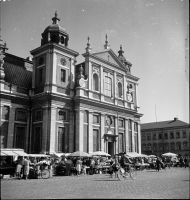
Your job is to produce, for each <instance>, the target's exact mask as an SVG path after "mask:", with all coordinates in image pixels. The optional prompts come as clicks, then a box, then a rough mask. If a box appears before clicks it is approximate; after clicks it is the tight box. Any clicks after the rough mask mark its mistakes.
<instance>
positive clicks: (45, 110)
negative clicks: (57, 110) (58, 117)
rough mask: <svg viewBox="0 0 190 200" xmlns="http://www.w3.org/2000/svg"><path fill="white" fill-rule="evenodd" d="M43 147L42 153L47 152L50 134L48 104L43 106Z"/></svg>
mask: <svg viewBox="0 0 190 200" xmlns="http://www.w3.org/2000/svg"><path fill="white" fill-rule="evenodd" d="M42 112H43V113H42V149H41V153H46V152H47V151H48V149H47V134H48V124H49V122H48V106H44V107H42Z"/></svg>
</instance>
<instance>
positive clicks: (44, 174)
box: [41, 169, 50, 179]
mask: <svg viewBox="0 0 190 200" xmlns="http://www.w3.org/2000/svg"><path fill="white" fill-rule="evenodd" d="M41 175H42V178H44V179H46V178H49V177H50V172H49V170H48V169H44V170H43V171H42V174H41Z"/></svg>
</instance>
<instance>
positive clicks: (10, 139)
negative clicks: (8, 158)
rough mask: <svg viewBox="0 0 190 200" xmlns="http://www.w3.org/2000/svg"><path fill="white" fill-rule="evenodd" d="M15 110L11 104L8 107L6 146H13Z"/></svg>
mask: <svg viewBox="0 0 190 200" xmlns="http://www.w3.org/2000/svg"><path fill="white" fill-rule="evenodd" d="M15 110H16V107H13V106H12V107H10V112H9V125H8V135H7V148H13V147H14V144H13V139H14V123H15Z"/></svg>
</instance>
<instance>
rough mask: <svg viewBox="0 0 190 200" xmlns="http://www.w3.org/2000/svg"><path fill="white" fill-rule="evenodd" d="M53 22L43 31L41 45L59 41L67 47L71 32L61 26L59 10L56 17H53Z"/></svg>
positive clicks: (58, 42)
mask: <svg viewBox="0 0 190 200" xmlns="http://www.w3.org/2000/svg"><path fill="white" fill-rule="evenodd" d="M52 21H53V23H52V24H51V25H50V26H48V27H47V28H46V29H45V30H44V32H43V33H42V39H41V46H43V45H45V44H47V43H57V44H60V45H63V46H65V47H67V46H68V40H69V34H68V33H66V31H65V29H64V28H62V27H61V26H59V23H58V21H60V19H59V18H58V15H57V11H55V17H53V18H52Z"/></svg>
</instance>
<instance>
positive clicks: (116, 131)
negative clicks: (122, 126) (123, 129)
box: [114, 116, 119, 153]
mask: <svg viewBox="0 0 190 200" xmlns="http://www.w3.org/2000/svg"><path fill="white" fill-rule="evenodd" d="M118 120H119V117H118V116H117V117H115V135H117V136H118V137H119V124H118ZM115 143H116V145H114V148H116V149H115V152H116V153H118V151H119V144H118V143H119V142H118V139H116V138H115Z"/></svg>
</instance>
